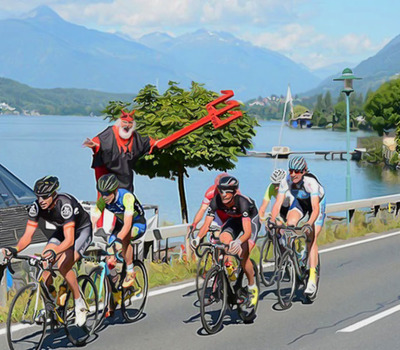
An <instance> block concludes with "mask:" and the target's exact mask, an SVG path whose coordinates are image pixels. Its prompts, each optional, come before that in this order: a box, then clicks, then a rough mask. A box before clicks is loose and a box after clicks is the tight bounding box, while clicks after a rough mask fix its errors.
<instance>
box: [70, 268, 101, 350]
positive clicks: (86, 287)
mask: <svg viewBox="0 0 400 350" xmlns="http://www.w3.org/2000/svg"><path fill="white" fill-rule="evenodd" d="M78 284H79V287H80V290H81V295H82V297H83V299H84V300H85V303H86V307H87V310H88V311H87V314H86V323H85V324H84V325H83V326H82V327H79V326H78V325H76V324H75V301H74V296H73V293H72V291H71V290H70V289H69V288H68V291H67V297H66V300H65V305H64V307H63V313H62V315H63V321H64V328H65V333H66V334H67V336H68V339H69V340H70V341H71V343H72V344H73V345H75V346H83V345H85V344H86V341H87V340H88V338H89V337H90V336H91V335H92V334H93V333H94V330H95V328H96V324H97V315H98V312H99V308H98V295H97V288H96V286H95V284H94V282H93V281H92V280H91V279H90V277H89V276H87V275H81V276H79V277H78Z"/></svg>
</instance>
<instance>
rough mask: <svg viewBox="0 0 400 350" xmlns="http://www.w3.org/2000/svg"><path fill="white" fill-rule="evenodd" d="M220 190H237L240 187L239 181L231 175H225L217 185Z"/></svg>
mask: <svg viewBox="0 0 400 350" xmlns="http://www.w3.org/2000/svg"><path fill="white" fill-rule="evenodd" d="M217 188H218V191H232V192H236V191H237V190H238V189H239V181H238V180H237V179H236V177H233V176H231V175H227V176H223V177H221V178H220V179H219V182H218V185H217Z"/></svg>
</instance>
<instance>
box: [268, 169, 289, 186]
mask: <svg viewBox="0 0 400 350" xmlns="http://www.w3.org/2000/svg"><path fill="white" fill-rule="evenodd" d="M285 177H286V171H285V170H283V169H275V170H274V172H273V173H272V175H271V177H270V179H271V182H272V183H273V184H274V185H279V184H280V183H281V181H282V180H283V179H284V178H285Z"/></svg>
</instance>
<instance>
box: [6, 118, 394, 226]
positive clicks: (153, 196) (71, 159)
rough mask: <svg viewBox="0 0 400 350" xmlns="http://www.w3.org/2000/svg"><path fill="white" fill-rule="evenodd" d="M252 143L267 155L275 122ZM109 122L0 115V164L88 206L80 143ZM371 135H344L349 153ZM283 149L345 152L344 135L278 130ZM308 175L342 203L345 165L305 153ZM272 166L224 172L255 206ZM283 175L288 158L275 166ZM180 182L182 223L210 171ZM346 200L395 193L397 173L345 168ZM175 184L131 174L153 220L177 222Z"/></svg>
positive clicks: (89, 175)
mask: <svg viewBox="0 0 400 350" xmlns="http://www.w3.org/2000/svg"><path fill="white" fill-rule="evenodd" d="M260 124H261V126H260V127H258V128H257V135H256V137H255V138H254V140H253V144H254V150H255V151H260V152H261V151H264V152H265V151H271V149H272V147H273V146H276V145H277V143H278V138H279V132H280V126H281V123H280V122H274V121H272V122H261V123H260ZM108 125H109V123H108V122H107V121H105V120H103V119H102V118H99V117H75V116H41V117H25V116H0V163H1V164H2V165H4V166H5V167H6V168H8V169H9V170H10V171H11V172H13V173H14V174H15V175H16V176H18V177H19V178H20V179H21V180H23V181H24V182H26V183H27V184H28V185H30V186H33V184H34V182H35V181H36V180H37V179H38V178H40V177H42V176H44V175H48V174H52V175H56V176H58V177H59V179H60V183H61V191H64V192H68V193H71V194H73V195H75V196H76V197H77V198H79V199H82V200H95V199H96V190H95V179H94V172H93V170H92V169H91V168H90V164H91V159H92V157H91V155H92V152H91V150H89V149H87V148H83V147H82V146H81V145H82V142H83V141H84V140H85V138H86V137H94V136H95V135H96V134H98V133H99V132H100V131H102V130H103V129H104V128H105V127H107V126H108ZM369 135H374V134H371V133H368V132H364V131H357V132H352V133H351V141H350V142H351V149H353V148H355V147H356V143H357V137H361V136H369ZM282 145H285V146H289V147H290V148H291V150H292V151H314V150H320V151H324V150H345V149H346V134H345V133H344V132H337V131H335V132H334V131H332V130H330V129H303V130H296V129H291V128H288V127H284V130H283V137H282ZM306 160H307V162H308V165H309V169H310V171H311V172H312V173H314V174H316V175H317V176H318V178H319V180H320V181H321V183H322V184H323V185H324V187H325V190H326V195H327V202H328V203H335V202H341V201H345V198H346V189H345V186H346V182H345V176H346V162H345V161H339V160H335V161H326V160H324V158H323V156H314V155H306ZM274 162H275V161H274V160H273V159H268V158H253V157H242V158H239V161H238V163H237V164H236V168H235V169H234V170H232V171H230V173H231V174H233V175H235V176H237V178H238V179H239V182H240V189H241V192H242V193H244V194H246V195H248V196H250V197H252V198H254V199H255V200H256V202H257V204H258V205H260V204H261V201H262V198H263V195H264V191H265V189H266V187H267V185H268V183H269V176H270V174H271V172H272V170H273V169H274ZM276 163H277V167H279V168H284V169H287V160H285V159H282V160H281V159H279V160H277V161H276ZM188 173H189V178H187V179H186V180H185V185H186V196H187V201H188V208H189V217H190V219H192V218H193V216H194V215H195V213H196V211H197V209H198V207H199V205H200V203H201V200H202V197H203V195H204V192H205V190H206V189H207V188H208V187H209V186H210V185H211V184H212V183H213V181H214V178H215V176H216V174H217V172H210V171H207V170H206V171H204V172H201V171H199V170H198V169H188ZM351 179H352V199H361V198H369V197H376V196H384V195H389V194H397V193H399V192H400V177H399V176H398V174H397V172H396V171H392V170H387V169H384V170H382V169H381V168H379V167H375V166H367V167H362V166H360V165H358V163H357V162H354V161H352V162H351ZM177 187H178V184H177V181H171V180H167V179H162V178H158V179H149V178H148V177H147V176H139V175H136V176H135V193H136V195H137V196H138V198H139V199H140V201H141V202H142V203H146V204H157V205H158V206H159V209H160V220H161V221H168V222H174V223H179V222H180V207H179V195H178V189H177Z"/></svg>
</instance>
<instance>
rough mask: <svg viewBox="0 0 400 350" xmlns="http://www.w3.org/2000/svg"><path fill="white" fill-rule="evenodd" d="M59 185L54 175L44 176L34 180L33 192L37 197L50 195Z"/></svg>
mask: <svg viewBox="0 0 400 350" xmlns="http://www.w3.org/2000/svg"><path fill="white" fill-rule="evenodd" d="M59 187H60V183H59V181H58V178H57V177H56V176H51V175H49V176H45V177H42V178H41V179H39V180H37V181H36V182H35V186H34V188H33V192H35V194H36V196H38V197H50V196H51V195H52V194H53V193H54V192H55V191H57V190H58V189H59Z"/></svg>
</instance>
